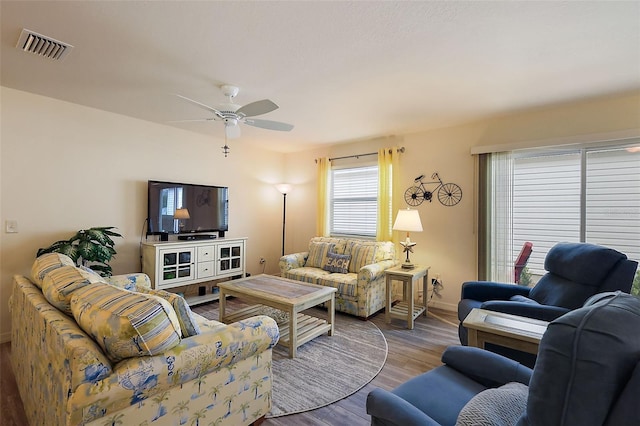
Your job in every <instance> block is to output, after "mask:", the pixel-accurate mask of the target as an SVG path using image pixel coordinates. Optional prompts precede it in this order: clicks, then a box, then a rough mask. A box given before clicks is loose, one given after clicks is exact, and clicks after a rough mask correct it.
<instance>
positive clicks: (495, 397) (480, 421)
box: [456, 382, 529, 426]
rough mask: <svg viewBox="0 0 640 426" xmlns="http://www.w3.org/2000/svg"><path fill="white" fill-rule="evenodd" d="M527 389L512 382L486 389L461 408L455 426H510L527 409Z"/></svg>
mask: <svg viewBox="0 0 640 426" xmlns="http://www.w3.org/2000/svg"><path fill="white" fill-rule="evenodd" d="M528 394H529V388H528V387H527V386H526V385H523V384H522V383H517V382H512V383H507V384H506V385H503V386H500V387H499V388H495V389H486V390H484V391H482V392H480V393H479V394H477V395H476V396H474V397H473V398H471V400H469V402H467V404H466V405H465V406H464V407H462V410H460V414H458V420H457V421H456V426H471V425H473V426H502V425H504V426H511V425H515V424H516V423H517V422H518V419H519V418H520V417H522V415H523V414H524V412H525V410H526V409H527V395H528Z"/></svg>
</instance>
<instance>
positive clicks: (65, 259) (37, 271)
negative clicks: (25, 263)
mask: <svg viewBox="0 0 640 426" xmlns="http://www.w3.org/2000/svg"><path fill="white" fill-rule="evenodd" d="M65 265H66V266H75V265H76V264H75V263H74V261H73V260H71V258H70V257H69V256H67V255H66V254H62V253H47V254H43V255H42V256H40V257H38V258H37V259H36V260H35V262H33V266H32V267H31V279H32V280H33V283H34V284H35V285H36V286H37V287H38V288H42V280H43V279H44V276H45V275H46V274H47V272H51V271H53V270H54V269H57V268H59V267H61V266H65Z"/></svg>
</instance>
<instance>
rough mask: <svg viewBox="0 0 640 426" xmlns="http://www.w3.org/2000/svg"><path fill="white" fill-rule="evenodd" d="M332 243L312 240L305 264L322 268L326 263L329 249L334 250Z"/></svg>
mask: <svg viewBox="0 0 640 426" xmlns="http://www.w3.org/2000/svg"><path fill="white" fill-rule="evenodd" d="M333 246H334V245H333V244H332V243H315V242H312V243H311V244H309V256H308V257H307V261H306V262H305V264H304V266H308V267H313V268H322V265H324V263H325V261H326V258H327V253H329V251H333Z"/></svg>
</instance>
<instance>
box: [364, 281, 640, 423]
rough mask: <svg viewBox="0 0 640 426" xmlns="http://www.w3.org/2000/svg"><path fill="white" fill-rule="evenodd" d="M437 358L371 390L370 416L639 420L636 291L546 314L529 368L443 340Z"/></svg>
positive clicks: (385, 419)
mask: <svg viewBox="0 0 640 426" xmlns="http://www.w3.org/2000/svg"><path fill="white" fill-rule="evenodd" d="M442 361H443V362H444V364H445V365H443V366H441V367H437V368H435V369H433V370H431V371H429V372H427V373H424V374H422V375H420V376H417V377H414V378H413V379H411V380H409V381H407V382H406V383H404V384H402V385H400V386H399V387H397V388H396V389H394V390H392V391H386V390H383V389H375V390H373V391H372V392H371V393H369V395H368V397H367V402H366V405H367V413H369V414H370V415H371V424H372V425H375V426H380V425H402V426H412V425H455V424H456V422H457V421H458V422H459V423H458V424H460V425H467V424H476V425H477V424H509V425H518V426H549V425H564V426H592V425H594V426H595V425H598V426H601V425H606V426H614V425H615V426H620V425H639V424H640V404H638V402H637V395H638V392H639V390H640V299H638V298H637V297H635V296H631V295H629V294H625V293H622V292H610V293H603V294H598V295H596V296H593V297H592V298H590V299H589V300H588V301H587V302H586V304H585V306H584V307H582V308H579V309H576V310H573V311H571V312H569V313H567V314H565V315H563V316H561V317H560V318H558V319H556V320H554V321H553V322H551V323H550V324H549V327H548V329H547V331H546V333H545V334H544V336H543V338H542V341H541V343H540V348H539V351H538V359H537V361H536V364H535V367H534V369H533V370H531V369H529V368H527V367H525V366H523V365H521V364H519V363H518V362H516V361H513V360H511V359H508V358H506V357H503V356H501V355H498V354H495V353H492V352H489V351H486V350H482V349H478V348H473V347H466V346H453V347H449V348H448V349H447V350H446V351H445V352H444V354H443V356H442ZM510 382H515V383H510ZM507 384H508V385H507ZM524 385H526V386H524ZM495 419H500V422H498V421H495Z"/></svg>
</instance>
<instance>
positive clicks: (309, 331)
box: [218, 274, 336, 358]
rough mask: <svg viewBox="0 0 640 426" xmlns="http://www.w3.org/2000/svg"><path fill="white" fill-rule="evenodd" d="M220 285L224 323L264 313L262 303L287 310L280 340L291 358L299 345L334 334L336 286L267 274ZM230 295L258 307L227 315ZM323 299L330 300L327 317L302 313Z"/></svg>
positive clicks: (250, 307)
mask: <svg viewBox="0 0 640 426" xmlns="http://www.w3.org/2000/svg"><path fill="white" fill-rule="evenodd" d="M218 287H219V288H220V321H221V322H224V323H230V322H236V321H239V320H241V319H245V318H248V317H250V316H254V315H260V305H266V306H270V307H272V308H275V309H279V310H281V311H284V312H287V313H288V314H289V319H288V321H287V322H286V323H282V324H278V326H279V328H280V340H279V341H278V343H279V344H281V345H284V346H286V347H288V348H289V357H291V358H295V356H296V349H297V348H298V346H300V345H303V344H305V343H306V342H308V341H309V340H311V339H314V338H316V337H318V336H320V335H322V334H324V333H328V334H329V336H332V335H333V324H334V321H335V310H334V307H335V293H336V289H335V288H333V287H324V286H321V285H314V284H307V283H303V282H300V281H294V280H290V279H287V278H280V277H276V276H273V275H265V274H261V275H257V276H252V277H247V278H240V279H238V280H232V281H225V282H221V283H218ZM226 296H235V297H237V298H239V299H241V300H243V301H245V302H248V303H253V304H257V306H249V307H247V308H243V309H239V310H236V311H234V312H232V313H230V314H227V312H226ZM323 302H327V318H326V319H323V318H317V317H313V316H310V315H305V314H302V313H301V311H304V310H305V309H309V308H311V307H313V306H316V305H319V304H320V303H323Z"/></svg>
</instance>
